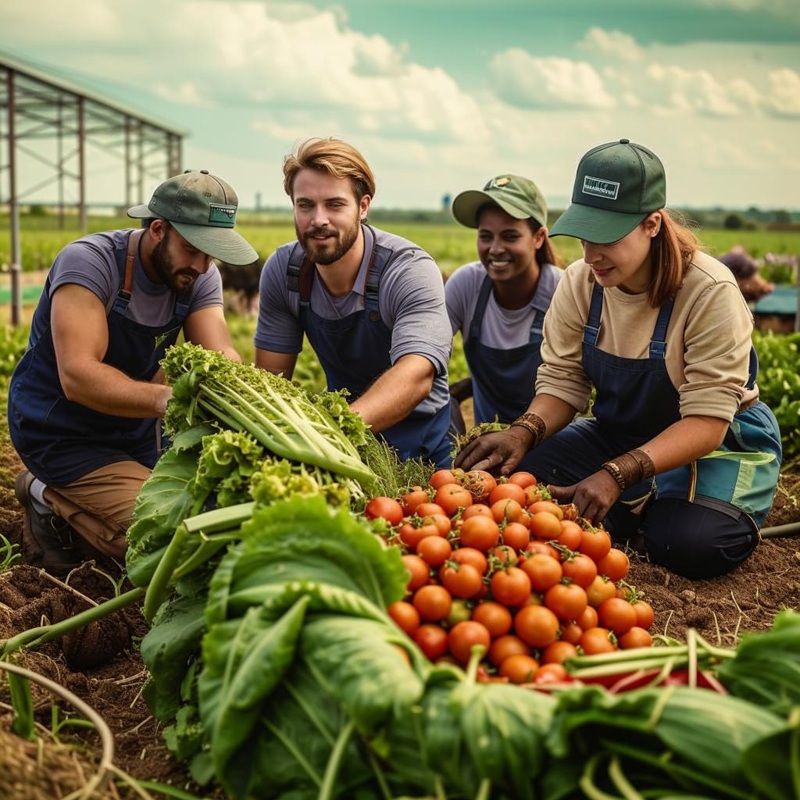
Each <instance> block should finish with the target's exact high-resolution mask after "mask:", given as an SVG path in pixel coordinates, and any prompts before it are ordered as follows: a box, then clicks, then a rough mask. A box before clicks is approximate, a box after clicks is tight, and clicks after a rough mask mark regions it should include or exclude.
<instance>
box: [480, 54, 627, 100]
mask: <svg viewBox="0 0 800 800" xmlns="http://www.w3.org/2000/svg"><path fill="white" fill-rule="evenodd" d="M489 73H490V75H491V78H492V82H493V89H494V91H495V93H496V94H497V96H498V97H500V98H502V99H503V100H505V101H506V102H507V103H510V104H511V105H517V106H520V107H523V108H525V107H527V108H587V109H600V108H613V107H614V106H615V105H616V101H615V100H614V98H613V97H612V96H611V95H610V94H609V93H608V92H607V91H606V89H605V87H604V86H603V79H602V78H601V77H600V75H599V73H598V72H597V70H595V68H594V67H593V66H592V65H591V64H588V63H587V62H585V61H572V60H570V59H568V58H535V57H534V56H532V55H530V54H529V53H528V52H526V51H525V50H522V49H520V48H516V47H515V48H511V49H509V50H506V51H504V52H502V53H500V54H498V55H496V56H495V57H494V58H493V59H492V60H491V62H490V63H489Z"/></svg>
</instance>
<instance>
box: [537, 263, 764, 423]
mask: <svg viewBox="0 0 800 800" xmlns="http://www.w3.org/2000/svg"><path fill="white" fill-rule="evenodd" d="M594 285H595V284H594V279H593V277H592V272H591V269H590V268H589V266H588V265H587V264H586V262H585V261H583V260H582V259H581V260H578V261H576V262H574V263H573V264H571V265H570V266H569V267H568V268H567V269H566V271H565V274H564V277H563V278H562V280H561V282H560V283H559V285H558V288H557V289H556V292H555V294H554V295H553V300H552V303H551V305H550V309H549V310H548V312H547V316H546V317H545V323H544V342H543V344H542V359H543V363H542V365H541V367H540V368H539V372H538V375H537V380H536V394H537V395H539V394H551V395H555V396H556V397H560V398H561V399H563V400H565V401H566V402H568V403H569V404H570V405H572V406H574V408H575V409H576V410H578V411H584V410H585V409H586V408H587V405H588V402H589V396H590V393H591V388H592V387H591V383H590V381H589V379H588V377H587V375H586V373H585V372H584V370H583V366H582V363H581V351H582V341H583V327H584V325H585V323H586V320H587V319H588V316H589V305H590V302H591V297H592V290H593V288H594ZM658 311H659V309H657V308H652V307H651V306H650V305H649V304H648V302H647V294H635V295H632V294H626V293H625V292H623V291H621V290H620V289H619V288H616V287H614V288H610V289H606V290H605V292H604V302H603V313H602V317H601V324H600V336H599V339H598V342H597V346H598V347H599V348H600V349H601V350H604V351H606V352H608V353H613V354H615V355H618V356H622V357H624V358H637V359H639V358H647V357H648V349H649V345H650V337H651V336H652V334H653V328H654V327H655V324H656V318H657V317H658ZM752 332H753V316H752V314H751V312H750V309H749V308H748V306H747V303H746V302H745V301H744V298H743V297H742V294H741V292H740V291H739V287H738V286H737V285H736V281H735V280H734V279H733V276H732V275H731V272H730V270H729V269H728V268H727V267H726V266H725V265H724V264H721V263H720V262H719V261H717V260H716V259H714V258H712V257H711V256H709V255H707V254H705V253H702V252H699V251H698V252H696V253H695V255H694V257H693V260H692V263H691V265H690V266H689V268H688V270H687V272H686V276H685V279H684V282H683V285H682V286H681V288H680V289H679V290H678V292H677V294H676V297H675V305H674V308H673V310H672V316H671V318H670V323H669V327H668V329H667V347H666V356H665V360H666V367H667V373H668V375H669V377H670V380H671V381H672V383H673V385H674V386H675V388H676V389H677V390H678V392H679V395H680V413H681V417H687V416H694V415H702V416H709V417H719V418H722V419H726V420H728V421H730V420H731V419H733V415H734V414H735V413H736V411H737V410H738V409H739V408H740V407H741V405H742V404H744V403H746V402H748V401H750V400H752V399H753V398H755V397H757V396H758V389H757V388H755V389H751V390H746V389H745V384H746V382H747V377H748V365H749V358H750V348H751V345H752V339H751V337H752Z"/></svg>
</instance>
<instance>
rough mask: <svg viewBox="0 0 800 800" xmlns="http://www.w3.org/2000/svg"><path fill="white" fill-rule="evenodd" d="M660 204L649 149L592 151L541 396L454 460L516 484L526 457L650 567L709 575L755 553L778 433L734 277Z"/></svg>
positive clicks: (574, 211) (554, 307)
mask: <svg viewBox="0 0 800 800" xmlns="http://www.w3.org/2000/svg"><path fill="white" fill-rule="evenodd" d="M665 205H666V176H665V173H664V168H663V165H662V163H661V161H660V160H659V158H658V157H657V156H656V155H655V154H654V153H653V152H652V151H651V150H649V149H648V148H646V147H644V146H642V145H639V144H635V143H633V142H631V141H630V140H628V139H620V140H619V141H616V142H607V143H605V144H601V145H598V146H597V147H594V148H592V149H591V150H590V151H589V152H588V153H586V154H585V155H584V156H583V158H582V159H581V160H580V163H579V165H578V172H577V176H576V178H575V183H574V187H573V192H572V203H571V205H570V206H569V208H568V209H567V210H566V211H565V212H564V213H563V214H562V215H561V216H560V217H559V219H558V220H557V221H556V223H555V225H554V226H553V229H552V235H553V236H557V235H566V236H574V237H575V238H577V239H579V240H580V241H581V245H582V247H583V258H581V259H579V260H578V261H576V262H575V263H573V264H571V265H570V266H569V267H567V269H566V271H565V273H564V277H563V279H562V280H561V282H560V283H559V285H558V288H557V289H556V292H555V294H554V296H553V302H552V304H551V306H550V310H549V311H548V313H547V317H546V319H545V325H544V342H543V345H542V365H541V367H540V368H539V372H538V375H537V380H536V397H534V399H533V401H532V402H531V404H530V406H529V407H528V410H527V411H526V412H525V413H524V414H521V415H520V416H519V417H518V418H517V419H516V420H514V421H513V422H512V424H511V425H510V426H509V428H508V429H507V430H505V431H503V432H500V433H493V434H488V435H485V436H481V437H480V438H479V439H477V440H476V441H474V442H473V443H471V444H469V445H467V446H466V447H465V448H464V449H463V450H462V452H461V453H460V454H459V455H458V457H457V458H456V460H455V465H456V466H459V467H462V468H465V469H489V470H497V471H499V472H500V473H501V474H507V473H509V472H511V471H512V470H513V469H514V468H515V467H516V465H517V464H518V463H519V461H520V459H521V458H522V457H523V456H525V455H526V454H527V456H526V468H528V469H530V470H531V471H532V472H533V473H534V475H536V477H537V478H539V480H540V481H542V482H546V483H547V484H548V485H549V489H550V492H551V494H552V496H553V498H554V499H555V500H557V501H559V502H565V503H569V502H572V503H574V504H575V506H576V507H577V512H578V514H579V515H580V516H581V517H583V518H584V519H586V520H588V521H589V522H591V523H594V524H603V525H605V526H606V527H607V528H608V530H609V532H610V533H611V535H612V537H614V539H615V540H619V541H624V540H627V539H633V538H639V537H641V540H642V544H643V546H644V547H645V549H646V551H647V555H648V557H649V558H650V560H651V561H652V562H654V563H657V564H660V565H662V566H664V567H666V568H667V569H669V570H671V571H673V572H676V573H678V574H680V575H684V576H686V577H688V578H710V577H714V576H717V575H721V574H723V573H725V572H728V571H729V570H731V569H733V568H734V567H735V566H736V565H737V564H740V563H741V562H742V561H744V560H745V559H746V558H747V556H748V555H749V554H750V553H751V552H752V551H753V549H754V548H755V547H756V545H757V544H758V541H759V534H758V530H759V527H760V526H761V525H762V524H763V522H764V519H765V518H766V516H767V513H768V512H769V509H770V507H771V505H772V499H773V496H774V494H775V489H776V487H777V481H778V476H779V472H780V463H781V437H780V430H779V428H778V424H777V421H776V420H775V417H774V415H773V414H772V412H771V411H770V409H769V408H767V406H766V405H765V404H764V403H763V402H761V401H760V400H759V399H758V386H757V384H756V376H757V372H758V360H757V358H756V357H755V351H754V350H753V346H752V340H751V336H752V331H753V319H752V316H751V314H750V309H749V308H748V307H747V304H746V303H745V301H744V298H743V297H742V294H741V292H740V291H739V288H738V286H737V285H736V281H735V280H734V279H733V276H732V275H731V273H730V270H729V269H728V268H727V267H726V266H725V265H724V264H721V263H720V262H719V261H717V260H716V259H714V258H711V257H710V256H709V255H707V254H705V253H704V252H702V250H701V249H700V247H699V243H698V241H697V237H696V236H695V234H694V233H693V232H692V231H690V230H689V229H688V228H686V227H685V226H683V225H681V224H680V223H679V222H678V221H676V220H675V219H673V217H672V216H671V215H670V214H669V213H668V212H667V210H666V208H665ZM593 388H594V389H595V390H596V395H595V398H594V402H593V403H592V405H591V413H589V414H586V413H585V412H587V411H588V410H589V400H590V396H591V392H592V389H593ZM576 414H584V416H580V417H578V418H576ZM632 508H635V509H636V512H637V513H632V512H631V509H632Z"/></svg>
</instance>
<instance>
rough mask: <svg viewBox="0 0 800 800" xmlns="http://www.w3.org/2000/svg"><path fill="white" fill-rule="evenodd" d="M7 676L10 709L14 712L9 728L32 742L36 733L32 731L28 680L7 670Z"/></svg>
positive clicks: (31, 705) (30, 697)
mask: <svg viewBox="0 0 800 800" xmlns="http://www.w3.org/2000/svg"><path fill="white" fill-rule="evenodd" d="M7 677H8V690H9V692H10V694H11V709H12V710H13V712H14V717H13V719H12V720H11V730H12V732H13V733H16V734H17V736H19V737H20V738H22V739H27V740H28V741H29V742H32V741H33V740H34V739H36V734H35V733H34V730H35V723H34V719H33V695H32V694H31V684H30V681H29V680H28V679H27V678H26V677H24V676H22V675H20V674H18V673H16V672H9V673H8V676H7Z"/></svg>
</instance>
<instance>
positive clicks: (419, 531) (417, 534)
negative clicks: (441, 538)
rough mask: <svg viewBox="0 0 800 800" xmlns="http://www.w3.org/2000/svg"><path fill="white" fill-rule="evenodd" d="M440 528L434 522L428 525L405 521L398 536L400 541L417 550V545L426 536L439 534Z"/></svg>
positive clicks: (410, 548)
mask: <svg viewBox="0 0 800 800" xmlns="http://www.w3.org/2000/svg"><path fill="white" fill-rule="evenodd" d="M438 535H439V529H438V528H437V527H436V526H435V525H434V524H432V523H430V524H427V525H415V524H414V523H413V522H404V523H403V524H402V525H401V526H400V530H399V531H398V536H399V537H400V541H401V542H402V543H403V544H404V545H405V546H406V547H407V548H408V549H409V550H413V551H416V549H417V545H418V544H419V543H420V542H421V541H422V540H423V539H424V538H425V537H426V536H438Z"/></svg>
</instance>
